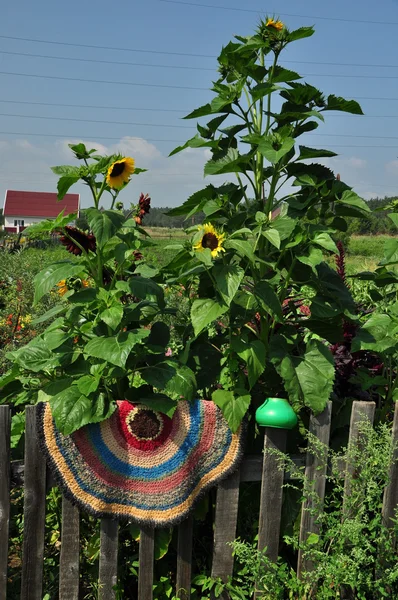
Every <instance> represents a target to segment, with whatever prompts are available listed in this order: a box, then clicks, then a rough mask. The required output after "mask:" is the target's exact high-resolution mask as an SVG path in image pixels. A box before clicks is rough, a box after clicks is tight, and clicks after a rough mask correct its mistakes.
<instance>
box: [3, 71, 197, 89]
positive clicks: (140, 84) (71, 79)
mask: <svg viewBox="0 0 398 600" xmlns="http://www.w3.org/2000/svg"><path fill="white" fill-rule="evenodd" d="M0 75H15V76H17V77H35V78H38V79H56V80H61V81H82V82H85V83H106V84H110V85H134V86H139V87H152V88H170V89H174V90H200V91H206V92H208V91H209V89H208V88H200V87H189V86H185V85H164V84H158V83H137V82H132V81H105V80H103V79H83V78H78V77H59V76H57V75H37V74H31V73H13V72H10V71H0Z"/></svg>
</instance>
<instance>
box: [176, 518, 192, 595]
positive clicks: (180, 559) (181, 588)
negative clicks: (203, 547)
mask: <svg viewBox="0 0 398 600" xmlns="http://www.w3.org/2000/svg"><path fill="white" fill-rule="evenodd" d="M192 529H193V518H192V515H190V516H189V517H188V518H186V519H185V520H184V521H183V522H182V523H181V525H179V527H178V545H177V578H176V596H177V598H181V600H189V599H190V597H191V572H192Z"/></svg>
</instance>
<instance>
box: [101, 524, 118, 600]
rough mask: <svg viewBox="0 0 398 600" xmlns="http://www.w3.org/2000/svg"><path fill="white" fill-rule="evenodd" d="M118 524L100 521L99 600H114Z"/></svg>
mask: <svg viewBox="0 0 398 600" xmlns="http://www.w3.org/2000/svg"><path fill="white" fill-rule="evenodd" d="M118 537H119V523H118V521H116V520H114V519H101V533H100V559H99V600H114V598H115V597H116V596H115V590H114V589H113V588H114V586H115V585H116V583H117V549H118Z"/></svg>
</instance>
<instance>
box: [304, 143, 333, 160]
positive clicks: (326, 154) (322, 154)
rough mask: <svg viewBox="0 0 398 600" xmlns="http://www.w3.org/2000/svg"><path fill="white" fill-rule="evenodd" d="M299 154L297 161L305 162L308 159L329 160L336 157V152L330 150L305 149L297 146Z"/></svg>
mask: <svg viewBox="0 0 398 600" xmlns="http://www.w3.org/2000/svg"><path fill="white" fill-rule="evenodd" d="M299 150H300V154H299V157H298V158H297V160H307V159H309V158H330V157H332V156H338V155H337V154H336V152H332V151H331V150H321V149H318V148H307V146H299Z"/></svg>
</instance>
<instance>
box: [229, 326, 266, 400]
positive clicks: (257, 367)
mask: <svg viewBox="0 0 398 600" xmlns="http://www.w3.org/2000/svg"><path fill="white" fill-rule="evenodd" d="M232 348H233V350H234V351H235V352H236V353H237V355H238V356H239V357H240V358H241V359H242V360H244V361H245V363H246V365H247V374H248V380H249V386H250V389H251V388H252V387H253V386H254V385H255V383H256V382H257V380H258V378H259V377H260V375H261V373H263V371H264V369H265V360H266V350H265V346H264V344H263V342H261V341H260V340H253V341H251V342H247V341H246V340H244V339H242V338H236V337H235V338H233V339H232Z"/></svg>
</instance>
